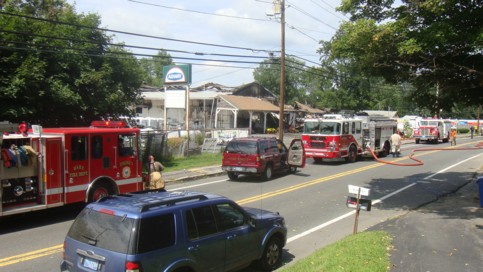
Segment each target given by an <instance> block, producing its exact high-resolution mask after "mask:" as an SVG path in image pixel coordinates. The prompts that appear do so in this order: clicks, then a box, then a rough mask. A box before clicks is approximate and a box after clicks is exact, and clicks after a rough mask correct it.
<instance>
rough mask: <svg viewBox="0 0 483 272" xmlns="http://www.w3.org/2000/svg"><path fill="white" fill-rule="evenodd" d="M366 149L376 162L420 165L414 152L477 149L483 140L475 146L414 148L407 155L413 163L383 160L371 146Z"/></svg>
mask: <svg viewBox="0 0 483 272" xmlns="http://www.w3.org/2000/svg"><path fill="white" fill-rule="evenodd" d="M367 149H368V150H369V151H370V152H371V154H372V156H373V157H374V159H375V160H376V161H377V162H380V163H385V164H390V165H396V166H421V165H423V164H424V162H423V161H422V160H419V159H416V158H415V157H414V156H415V155H416V152H420V151H462V150H465V151H466V150H477V149H483V142H478V143H477V144H476V145H475V147H465V148H460V147H458V148H417V149H414V150H413V151H412V153H411V155H409V156H408V158H409V159H411V160H413V161H415V163H399V162H392V161H383V160H381V159H379V158H378V157H377V156H376V154H375V153H374V150H372V148H370V147H367Z"/></svg>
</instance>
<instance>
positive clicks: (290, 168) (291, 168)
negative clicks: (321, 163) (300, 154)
mask: <svg viewBox="0 0 483 272" xmlns="http://www.w3.org/2000/svg"><path fill="white" fill-rule="evenodd" d="M288 172H289V173H296V172H297V166H290V167H289V169H288Z"/></svg>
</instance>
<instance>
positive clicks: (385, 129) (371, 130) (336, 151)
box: [302, 113, 397, 162]
mask: <svg viewBox="0 0 483 272" xmlns="http://www.w3.org/2000/svg"><path fill="white" fill-rule="evenodd" d="M396 130H397V122H396V120H392V119H388V118H385V117H382V116H369V115H367V114H362V113H361V114H360V115H355V116H352V117H344V116H342V115H339V114H326V115H324V116H323V118H312V119H306V120H305V122H304V129H303V133H302V142H303V144H304V148H305V155H306V157H309V158H313V159H314V161H315V162H321V161H322V160H323V159H338V158H345V160H346V161H347V162H355V161H356V160H357V158H358V156H365V155H370V151H368V150H367V147H370V148H372V149H373V150H374V152H375V153H376V154H378V155H379V156H381V157H384V156H387V155H388V154H389V152H390V148H391V144H390V141H389V138H390V137H391V135H392V134H393V133H394V132H395V131H396Z"/></svg>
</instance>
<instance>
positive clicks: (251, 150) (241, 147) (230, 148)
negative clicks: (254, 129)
mask: <svg viewBox="0 0 483 272" xmlns="http://www.w3.org/2000/svg"><path fill="white" fill-rule="evenodd" d="M225 151H226V152H230V153H241V154H257V153H258V150H257V142H248V141H247V142H246V141H236V140H234V141H230V142H229V143H228V145H227V147H226V150H225Z"/></svg>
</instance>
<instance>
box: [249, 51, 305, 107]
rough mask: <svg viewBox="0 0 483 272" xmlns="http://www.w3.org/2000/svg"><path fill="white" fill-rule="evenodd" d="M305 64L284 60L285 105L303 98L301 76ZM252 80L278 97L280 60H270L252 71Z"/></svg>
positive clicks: (293, 59)
mask: <svg viewBox="0 0 483 272" xmlns="http://www.w3.org/2000/svg"><path fill="white" fill-rule="evenodd" d="M304 66H305V63H304V62H302V61H300V60H297V59H296V58H294V57H290V56H287V57H286V58H285V92H284V95H285V103H286V104H289V103H291V102H293V101H295V100H300V99H303V98H304V95H303V94H304V90H303V83H302V81H303V74H304V72H305V67H304ZM253 78H254V79H255V81H257V82H258V83H260V84H261V85H262V86H264V87H265V88H267V89H268V90H270V91H272V92H273V93H275V94H278V95H280V58H270V59H268V60H265V61H263V62H262V63H260V66H259V67H258V68H256V69H255V70H254V71H253Z"/></svg>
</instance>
